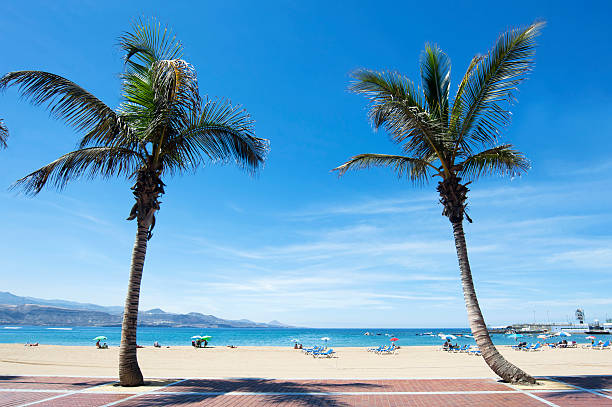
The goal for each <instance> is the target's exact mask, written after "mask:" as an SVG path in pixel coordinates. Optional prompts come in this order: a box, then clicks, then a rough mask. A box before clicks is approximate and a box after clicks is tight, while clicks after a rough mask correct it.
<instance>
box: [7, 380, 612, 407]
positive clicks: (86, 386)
mask: <svg viewBox="0 0 612 407" xmlns="http://www.w3.org/2000/svg"><path fill="white" fill-rule="evenodd" d="M540 379H542V382H543V383H544V385H542V386H537V387H533V386H532V387H520V388H519V387H515V386H510V385H507V384H503V383H499V382H497V381H495V380H494V379H492V378H479V379H384V380H360V379H354V380H336V379H334V380H301V379H300V380H289V379H277V380H272V379H182V380H181V379H164V380H162V379H152V380H150V381H148V384H147V386H143V387H138V388H122V387H119V386H116V382H115V380H114V379H112V378H93V377H52V376H0V406H7V407H8V406H24V407H25V406H36V407H43V406H71V407H107V406H108V407H110V406H122V407H128V406H134V407H136V406H138V407H140V406H165V405H177V406H182V407H192V406H207V407H221V406H224V407H227V406H248V407H259V406H266V407H289V406H291V407H307V406H330V407H361V406H363V407H379V406H380V407H395V406H470V407H473V406H500V407H502V406H508V407H511V406H517V407H531V406H540V407H541V406H560V407H565V406H588V407H591V406H612V376H579V377H547V378H540Z"/></svg>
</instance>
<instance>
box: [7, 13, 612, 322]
mask: <svg viewBox="0 0 612 407" xmlns="http://www.w3.org/2000/svg"><path fill="white" fill-rule="evenodd" d="M396 3H398V4H396ZM611 11H612V7H611V6H610V5H608V4H606V2H589V5H588V6H585V7H581V8H576V6H575V3H574V2H572V3H570V2H512V3H511V4H504V5H503V7H502V6H500V5H498V4H497V3H491V2H462V3H459V2H452V4H446V5H440V7H438V6H436V8H435V10H432V9H431V6H430V4H427V3H412V2H410V3H409V2H352V3H351V4H350V5H348V4H346V3H343V2H337V3H336V2H331V3H330V2H323V1H320V2H318V1H311V2H300V1H294V2H289V1H286V2H250V1H244V2H234V1H228V2H210V1H208V2H199V4H197V5H193V4H187V3H184V4H175V3H173V4H172V5H170V4H169V3H168V2H155V1H147V2H113V1H109V2H97V1H95V2H94V1H79V2H28V3H27V4H26V3H20V2H5V3H3V12H2V13H0V20H1V21H0V36H1V38H2V39H3V41H2V44H3V55H4V57H3V58H2V60H1V61H0V72H8V71H12V70H20V69H37V70H46V71H50V72H53V73H56V74H60V75H63V76H65V77H67V78H70V79H71V80H73V81H75V82H77V83H79V84H80V85H81V86H83V87H85V88H86V89H88V90H90V91H91V92H93V93H94V94H96V95H97V96H98V97H99V98H101V99H102V100H104V101H105V102H106V103H107V104H109V105H110V106H117V105H118V103H119V79H118V75H119V73H120V72H121V70H122V62H121V59H120V58H121V53H120V51H119V49H118V47H117V38H118V36H119V35H120V34H121V33H122V32H123V31H125V30H128V29H129V28H130V25H131V23H132V22H133V21H134V19H136V18H138V17H142V16H144V17H148V16H154V17H156V18H158V19H159V20H160V21H161V22H163V23H165V24H167V25H169V26H170V27H172V28H173V29H174V31H175V33H176V35H177V36H178V38H179V39H180V40H181V41H182V42H183V44H184V46H185V49H186V55H185V57H186V59H187V60H188V61H189V62H191V63H192V64H193V65H194V66H195V68H196V69H197V71H198V77H199V82H200V89H201V92H202V93H203V94H208V95H210V96H213V97H215V96H220V97H227V98H230V99H231V100H232V102H234V103H237V104H242V105H243V106H244V107H245V108H246V109H247V110H248V111H249V112H250V113H251V115H252V116H253V118H254V119H255V120H256V122H257V123H256V132H257V135H258V136H260V137H264V138H268V139H270V141H271V153H270V155H269V159H268V162H267V163H266V166H265V169H264V170H263V171H261V173H260V174H259V175H258V176H256V177H249V176H248V175H246V174H244V173H243V172H241V171H239V170H238V169H235V168H233V167H231V166H208V167H205V168H201V169H200V170H199V171H198V172H197V173H195V174H188V175H186V176H183V177H180V178H173V179H167V180H166V183H167V184H168V187H167V188H166V192H167V193H166V195H165V196H164V198H163V199H162V201H163V204H162V209H161V211H160V212H159V213H158V218H157V226H156V229H155V234H154V238H153V239H152V240H151V241H150V243H149V252H148V254H147V260H146V265H145V273H144V278H143V284H142V292H141V307H142V309H148V308H152V307H158V306H159V307H161V308H163V309H164V310H167V311H173V312H189V311H199V312H203V313H211V314H214V315H216V316H219V317H222V318H232V319H239V318H249V319H252V320H257V321H269V320H272V319H278V320H280V321H283V322H286V323H290V324H295V325H301V326H317V327H439V326H455V327H459V326H467V318H466V312H465V308H464V305H463V298H462V293H461V287H460V281H459V271H458V266H457V260H456V256H455V252H454V245H453V240H452V233H451V227H450V224H449V222H448V220H447V219H446V218H443V217H442V216H441V207H440V205H439V204H438V202H437V197H436V195H435V185H434V184H431V183H430V184H429V185H428V186H424V187H421V188H419V187H412V186H411V185H410V184H409V183H408V182H406V181H405V180H399V179H397V177H395V176H394V175H393V174H392V173H391V172H390V171H386V170H383V169H380V170H378V169H377V170H370V171H363V172H360V173H352V174H348V175H347V176H345V177H344V178H342V179H338V178H337V176H336V175H335V174H332V173H330V169H331V168H334V167H335V166H337V165H339V164H341V163H342V162H344V160H346V159H347V158H348V157H350V156H351V155H354V154H357V153H364V152H380V153H393V152H397V150H396V149H395V147H394V145H393V144H391V143H390V142H389V141H388V138H387V136H386V134H385V133H384V132H378V133H375V132H373V131H372V129H371V127H370V125H369V123H368V121H367V118H366V103H365V100H364V99H363V98H362V97H360V96H356V95H352V94H349V93H348V92H347V91H346V87H347V84H348V81H349V76H348V74H349V73H350V72H351V71H352V70H354V69H356V68H359V67H367V68H371V69H377V70H383V69H388V70H398V71H400V72H402V73H404V74H406V75H407V76H409V77H411V78H413V79H415V80H416V79H417V78H418V58H419V54H420V52H421V50H422V49H423V46H424V44H425V43H426V42H428V41H429V42H435V43H437V44H439V45H440V47H441V48H442V49H443V50H445V51H446V52H447V53H448V54H449V56H450V57H451V60H452V62H453V71H452V78H453V87H452V91H451V94H452V93H453V92H454V91H455V90H456V85H457V83H458V81H459V79H460V78H461V76H462V74H463V72H464V71H465V69H466V67H467V64H468V62H469V60H470V59H471V58H472V56H473V55H475V54H477V53H484V52H486V51H487V50H488V49H489V48H490V47H491V46H492V45H493V44H494V43H495V40H496V38H497V36H498V34H499V33H500V32H502V31H503V30H504V29H506V28H509V27H514V26H518V25H524V24H528V23H530V22H532V21H534V20H536V19H544V20H546V21H547V23H548V24H547V27H546V28H545V29H544V32H543V35H542V37H541V38H540V41H539V44H540V45H539V48H538V51H537V64H536V69H535V71H534V72H533V74H532V75H531V77H530V80H529V81H528V82H526V83H524V85H523V86H522V87H521V91H520V93H519V95H518V99H519V103H518V104H517V105H516V106H515V107H514V108H513V113H514V116H513V117H514V118H513V123H512V125H511V126H510V127H509V128H508V129H507V131H506V133H505V135H504V139H505V140H507V141H510V142H512V143H514V144H515V145H517V146H518V147H519V148H520V149H521V150H522V151H524V152H525V153H526V154H527V156H528V157H529V158H530V159H531V160H532V167H533V168H532V170H531V171H530V172H529V174H528V175H526V176H523V177H521V178H515V179H513V180H510V179H508V178H490V179H483V180H480V181H479V182H478V183H476V184H474V185H472V187H471V189H472V192H471V193H470V201H469V202H470V215H471V217H472V218H473V219H474V223H473V224H471V225H466V233H467V240H468V245H469V246H468V249H469V253H470V256H471V262H472V270H473V274H474V279H475V284H476V288H477V291H478V294H479V297H480V301H481V306H482V309H483V311H484V314H485V318H486V320H487V322H488V323H490V324H492V325H497V324H503V323H512V322H519V321H533V319H534V313H535V318H536V319H537V320H547V319H550V320H558V321H565V320H566V319H567V318H568V316H569V317H571V316H572V315H573V312H574V310H575V309H576V307H577V306H581V307H584V308H585V311H586V315H587V319H589V320H590V319H592V318H599V319H605V318H606V316H609V317H612V299H610V289H609V287H610V286H611V283H612V274H611V273H610V270H611V268H612V234H611V233H610V230H611V226H612V213H611V209H610V204H609V202H610V201H611V199H612V193H611V192H610V190H611V187H612V181H611V179H610V176H609V174H610V170H612V159H611V158H610V156H609V154H608V152H609V151H610V148H611V147H612V139H611V138H610V135H611V133H612V132H611V130H612V124H610V120H609V118H610V117H611V116H610V114H611V113H612V112H611V111H612V97H611V95H612V89H611V88H612V84H611V82H610V81H609V79H608V78H609V72H610V70H611V69H612V56H610V54H609V52H607V50H608V49H609V41H610V39H611V37H612V36H611V29H610V28H609V21H607V19H608V16H609V15H610V12H611ZM0 113H1V115H0V117H3V118H4V119H5V121H6V123H7V125H8V126H9V128H10V130H11V137H10V140H9V141H10V143H9V149H8V150H3V151H0V191H4V192H0V224H2V229H3V233H2V234H0V259H1V260H0V270H2V271H0V273H1V276H2V283H1V284H0V290H3V291H11V292H13V293H15V294H18V295H28V296H36V297H43V298H62V299H69V300H75V301H88V302H94V303H99V304H103V305H121V304H123V300H124V295H125V290H126V286H127V276H128V271H129V262H130V255H131V249H132V245H133V238H134V234H135V224H134V223H133V222H128V221H126V220H125V218H126V217H127V215H128V214H129V210H130V208H131V206H132V195H131V193H130V192H131V191H130V189H129V186H130V184H129V182H127V181H126V180H123V179H117V180H111V181H108V180H98V181H93V182H86V181H82V182H74V183H72V184H71V185H69V186H68V187H67V188H66V189H65V190H64V191H63V192H61V193H58V192H55V191H51V190H49V191H45V192H43V193H41V194H40V195H39V196H38V197H36V198H26V197H23V196H19V195H16V194H15V193H13V192H8V191H7V190H6V187H8V186H9V185H10V184H11V183H12V182H13V181H15V180H16V179H18V178H19V177H21V176H23V175H25V174H27V173H28V172H29V171H31V170H34V169H36V168H38V167H39V166H41V165H43V164H45V163H47V162H49V161H51V160H52V159H54V158H56V157H57V156H59V155H60V154H62V153H65V152H67V151H69V150H70V149H71V148H73V147H74V145H75V143H76V141H77V137H78V134H76V133H75V132H74V131H73V130H71V129H70V128H68V127H66V126H65V125H63V124H62V123H60V122H56V121H54V120H53V119H51V118H49V117H48V114H47V113H46V112H45V111H44V110H43V109H41V108H36V107H31V106H29V105H28V104H27V103H26V102H24V101H20V100H19V98H18V95H17V93H16V92H15V91H14V90H9V91H8V92H6V94H4V95H2V96H1V97H0Z"/></svg>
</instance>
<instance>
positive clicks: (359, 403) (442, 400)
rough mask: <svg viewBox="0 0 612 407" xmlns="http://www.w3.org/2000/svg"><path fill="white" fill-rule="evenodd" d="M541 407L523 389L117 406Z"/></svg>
mask: <svg viewBox="0 0 612 407" xmlns="http://www.w3.org/2000/svg"><path fill="white" fill-rule="evenodd" d="M167 405H180V406H181V407H203V406H206V407H228V406H241V407H264V406H265V407H312V406H321V407H394V406H402V407H404V406H405V407H412V406H415V407H416V406H418V407H424V406H454V407H478V406H489V407H491V406H495V407H542V406H545V404H543V403H542V402H540V401H537V400H535V399H533V398H531V397H529V396H526V395H524V394H521V393H518V392H517V393H506V394H458V395H455V394H452V395H449V394H436V395H431V394H423V395H418V394H417V395H412V394H411V395H370V394H368V395H361V396H353V395H350V396H349V395H333V396H327V395H321V396H228V395H225V396H204V395H188V396H186V395H175V394H149V395H144V396H140V397H137V398H134V399H131V400H126V401H125V402H123V403H120V404H119V405H118V407H119V406H120V407H141V406H142V407H156V406H167Z"/></svg>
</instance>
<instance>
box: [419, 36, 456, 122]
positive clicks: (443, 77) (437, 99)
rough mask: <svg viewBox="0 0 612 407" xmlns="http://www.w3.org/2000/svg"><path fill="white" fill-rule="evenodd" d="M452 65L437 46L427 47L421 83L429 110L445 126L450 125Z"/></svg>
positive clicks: (424, 52)
mask: <svg viewBox="0 0 612 407" xmlns="http://www.w3.org/2000/svg"><path fill="white" fill-rule="evenodd" d="M450 71H451V63H450V59H449V58H448V56H447V55H446V54H445V53H444V52H442V50H441V49H440V48H438V47H437V46H436V45H430V44H426V45H425V50H424V51H423V53H422V54H421V81H422V86H423V94H424V95H425V100H426V101H427V110H428V111H429V114H430V115H431V116H432V117H435V118H436V119H438V120H439V121H440V122H441V123H442V124H443V126H447V125H448V94H449V90H450Z"/></svg>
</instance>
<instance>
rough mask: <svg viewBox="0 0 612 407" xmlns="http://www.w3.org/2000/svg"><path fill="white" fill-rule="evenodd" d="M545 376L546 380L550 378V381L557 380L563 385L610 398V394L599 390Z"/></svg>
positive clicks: (611, 398) (611, 397)
mask: <svg viewBox="0 0 612 407" xmlns="http://www.w3.org/2000/svg"><path fill="white" fill-rule="evenodd" d="M546 378H547V379H548V380H552V381H554V382H558V383H563V384H565V385H567V386H570V387H573V388H575V389H578V390H582V391H586V392H587V393H591V394H595V395H597V396H600V397H605V398H607V399H610V400H612V396H608V395H605V394H603V393H599V392H597V391H595V390H593V389H587V388H584V387H580V386H576V385H575V384H570V383H566V382H564V381H562V380H558V379H553V378H552V377H546Z"/></svg>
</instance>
